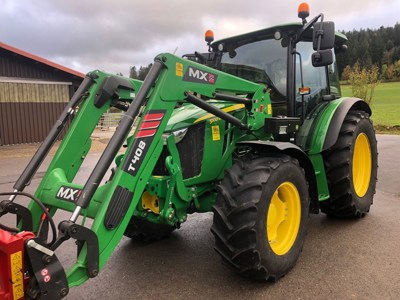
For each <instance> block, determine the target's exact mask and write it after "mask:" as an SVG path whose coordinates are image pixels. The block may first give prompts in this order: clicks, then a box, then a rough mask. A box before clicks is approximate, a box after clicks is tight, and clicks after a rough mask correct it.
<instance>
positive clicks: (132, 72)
mask: <svg viewBox="0 0 400 300" xmlns="http://www.w3.org/2000/svg"><path fill="white" fill-rule="evenodd" d="M129 78H133V79H138V78H139V77H138V73H137V71H136V66H133V67H131V69H130V70H129Z"/></svg>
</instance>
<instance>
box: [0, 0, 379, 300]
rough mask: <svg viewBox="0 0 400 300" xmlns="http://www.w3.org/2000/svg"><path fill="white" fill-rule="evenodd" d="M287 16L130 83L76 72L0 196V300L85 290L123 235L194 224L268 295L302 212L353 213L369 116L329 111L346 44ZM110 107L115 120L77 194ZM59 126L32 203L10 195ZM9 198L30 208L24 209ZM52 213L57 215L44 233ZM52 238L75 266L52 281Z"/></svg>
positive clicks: (370, 141) (334, 107) (370, 185)
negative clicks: (208, 223)
mask: <svg viewBox="0 0 400 300" xmlns="http://www.w3.org/2000/svg"><path fill="white" fill-rule="evenodd" d="M299 17H300V18H301V19H302V22H301V23H293V24H286V25H280V26H275V27H272V28H267V29H262V30H259V31H255V32H250V33H247V34H242V35H239V36H235V37H231V38H226V39H222V40H220V41H217V42H213V38H212V36H211V34H210V32H208V33H207V35H206V41H207V42H208V46H209V52H207V53H198V52H195V53H194V54H188V55H185V56H184V57H183V58H180V57H177V56H175V55H172V54H160V55H158V56H157V57H156V58H155V61H154V64H153V66H152V68H151V70H150V72H149V74H148V75H147V77H146V79H145V80H144V81H143V82H141V81H138V80H133V79H128V78H124V77H120V76H116V75H111V74H107V73H104V72H100V71H93V72H90V73H88V74H87V76H86V78H85V79H84V81H83V83H82V84H81V86H80V87H79V89H78V90H77V92H76V93H75V95H74V96H73V98H72V99H71V101H70V102H69V104H68V106H67V107H66V108H65V110H64V112H63V113H62V115H61V116H60V118H59V120H58V121H57V122H56V124H55V125H54V127H53V128H52V130H51V132H50V134H49V136H48V137H47V138H46V140H45V141H44V142H43V144H42V145H41V146H40V148H39V149H38V151H37V152H36V154H35V155H34V157H33V158H32V160H31V161H30V163H29V164H28V166H27V167H26V169H25V170H24V172H23V173H22V175H21V177H20V178H19V179H18V181H17V182H16V184H15V185H14V191H13V192H10V193H3V194H2V195H9V196H10V198H9V199H8V200H4V201H2V202H1V204H0V216H1V215H4V214H6V213H12V214H16V215H17V221H18V222H17V224H16V226H15V227H10V226H6V225H4V224H2V225H1V229H0V254H1V255H3V256H4V257H6V258H7V259H5V260H4V261H5V262H6V263H3V262H2V266H1V267H0V298H2V299H20V298H23V297H26V298H29V297H30V298H33V299H36V298H40V299H59V298H62V297H64V296H66V295H67V294H68V291H69V288H71V287H73V286H77V285H80V284H82V283H84V282H85V281H86V280H87V279H89V278H91V277H95V276H97V275H98V273H99V271H100V270H101V269H102V268H103V267H104V265H105V263H106V261H107V260H108V258H109V257H110V255H111V254H112V253H113V251H114V249H115V247H116V246H117V245H118V243H119V242H120V240H121V238H122V237H123V236H124V235H125V236H128V237H130V238H132V239H142V240H147V241H148V240H158V239H161V238H164V237H166V236H168V235H169V234H170V233H171V232H172V231H174V230H176V229H179V227H180V226H184V223H185V221H186V219H187V217H188V215H189V214H192V213H194V212H210V211H212V212H213V213H214V217H213V225H212V227H211V231H212V233H213V235H214V236H215V250H216V252H217V253H218V254H219V255H220V256H221V257H222V260H223V262H224V263H225V264H226V265H228V266H230V267H232V268H233V269H234V270H236V271H237V272H239V273H240V274H241V275H243V276H246V277H249V278H252V279H255V280H267V281H275V280H277V279H279V278H280V277H282V276H283V275H285V274H286V273H287V272H289V270H290V269H291V268H292V267H293V266H294V265H295V263H296V261H297V259H298V257H299V255H300V253H301V251H302V247H303V243H304V239H305V236H306V232H307V223H308V218H309V213H310V212H311V213H319V211H322V212H324V213H326V214H327V215H330V216H334V217H339V218H360V217H363V216H364V215H365V214H366V213H367V212H369V209H370V206H371V204H372V200H373V195H374V193H375V185H376V180H377V142H376V138H375V132H374V128H373V126H372V122H371V120H370V115H371V109H370V107H369V106H368V105H367V104H366V103H365V102H364V101H363V100H361V99H357V98H347V97H342V96H341V91H340V85H339V80H338V70H337V67H336V63H335V53H337V52H340V51H343V50H344V49H345V48H346V46H345V43H346V41H347V39H346V37H345V36H344V35H342V34H340V33H335V29H334V23H333V22H325V21H323V18H324V16H323V14H320V15H318V16H316V17H314V18H313V19H311V20H310V21H308V22H307V20H306V18H307V17H308V12H307V9H306V7H304V6H303V5H302V6H301V7H300V9H299ZM78 106H79V110H78V111H77V112H76V108H77V107H78ZM110 107H114V108H118V109H120V110H122V111H125V115H124V117H123V118H122V120H121V121H120V123H119V126H118V128H117V130H116V132H115V133H114V135H113V136H112V138H111V140H110V142H109V143H108V145H107V147H106V149H105V150H104V152H103V154H102V155H101V157H100V159H99V161H98V163H97V164H96V166H95V167H94V169H93V170H92V172H91V174H90V176H89V177H88V179H87V181H86V183H85V184H84V185H80V184H77V183H75V182H74V180H76V175H77V173H78V171H79V169H80V167H81V165H82V162H83V161H84V159H85V157H86V155H87V153H88V152H89V150H90V147H91V139H90V137H91V134H92V132H93V130H94V129H95V127H96V124H97V123H98V121H99V119H100V118H101V116H102V114H103V113H104V112H106V111H107V110H108V109H109V108H110ZM72 116H74V117H73V121H72V123H71V124H70V126H69V130H68V132H67V133H66V135H65V137H64V139H63V141H62V143H61V144H60V146H59V148H58V150H57V152H56V154H55V156H54V158H53V159H52V161H51V163H50V165H49V167H48V168H47V171H46V173H45V175H44V177H43V179H42V181H41V183H40V185H39V186H38V188H37V190H36V193H35V195H30V194H27V193H24V192H23V190H24V188H25V187H26V186H27V185H28V184H29V183H30V181H31V179H32V177H33V175H34V174H35V172H36V170H37V169H38V167H39V166H40V165H41V163H42V162H43V159H44V157H45V156H46V155H47V153H48V151H49V149H50V148H51V146H52V145H53V143H54V141H55V140H56V139H57V137H58V136H59V134H60V132H61V130H62V129H63V128H64V127H65V125H66V124H67V121H68V120H69V119H70V118H71V117H72ZM132 130H133V133H131V131H132ZM109 170H112V172H111V173H112V175H111V176H110V177H109V178H104V177H105V174H106V173H107V171H109ZM107 177H108V176H107ZM17 196H24V197H29V198H30V199H32V201H31V202H30V204H29V206H28V207H27V208H26V207H24V206H22V205H20V204H17V203H16V202H15V198H16V197H17ZM57 210H64V211H68V212H71V214H70V218H69V219H67V220H63V221H61V222H60V223H59V224H58V229H57V228H56V225H55V224H54V220H53V216H54V214H55V213H56V211H57ZM87 219H92V220H93V222H89V223H91V227H90V228H89V226H87V223H88V222H86V220H87ZM85 224H86V226H85ZM68 239H74V240H76V244H77V250H78V256H77V259H76V262H75V264H74V265H73V266H72V267H71V268H69V270H68V271H65V270H64V268H63V266H62V265H61V263H60V262H59V260H58V258H57V256H56V254H55V251H57V249H59V248H60V247H62V246H63V243H64V242H65V241H66V240H68ZM11 279H12V280H11Z"/></svg>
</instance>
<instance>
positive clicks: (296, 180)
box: [211, 156, 310, 281]
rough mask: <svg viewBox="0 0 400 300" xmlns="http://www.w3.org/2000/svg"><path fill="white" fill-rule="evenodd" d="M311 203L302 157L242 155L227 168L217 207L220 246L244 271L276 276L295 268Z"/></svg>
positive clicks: (215, 229) (259, 277) (251, 274)
mask: <svg viewBox="0 0 400 300" xmlns="http://www.w3.org/2000/svg"><path fill="white" fill-rule="evenodd" d="M309 206H310V200H309V195H308V188H307V182H306V180H305V176H304V171H303V169H302V168H301V167H300V166H299V163H298V161H297V160H295V159H293V158H290V157H289V156H280V157H260V158H255V159H248V158H247V159H246V158H244V159H242V160H239V161H237V162H236V163H235V164H234V165H233V167H232V168H231V169H230V170H228V171H227V172H226V175H225V178H224V179H223V181H222V183H221V185H219V196H218V198H217V202H216V204H215V205H214V207H213V211H214V220H213V226H212V228H211V231H212V233H213V234H214V236H215V250H216V251H217V252H218V253H219V254H220V255H221V257H222V259H223V261H224V262H225V263H226V264H227V265H229V266H231V267H232V268H233V269H234V270H236V271H237V272H239V273H240V274H241V275H243V276H245V277H250V278H251V279H255V280H268V281H275V280H277V279H278V278H280V277H282V276H284V275H285V274H286V273H287V272H289V270H290V269H292V267H293V266H294V265H295V263H296V261H297V259H298V257H299V255H300V253H301V251H302V248H303V243H304V238H305V235H306V231H307V223H308V213H309Z"/></svg>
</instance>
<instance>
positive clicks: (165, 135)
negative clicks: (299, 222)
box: [162, 128, 188, 144]
mask: <svg viewBox="0 0 400 300" xmlns="http://www.w3.org/2000/svg"><path fill="white" fill-rule="evenodd" d="M187 131H188V128H183V129H179V130H175V131H172V132H166V133H163V135H162V137H163V140H164V144H166V143H167V138H168V137H169V136H170V135H171V134H173V135H174V136H175V144H178V143H179V142H180V141H182V140H183V138H184V137H185V135H186V132H187Z"/></svg>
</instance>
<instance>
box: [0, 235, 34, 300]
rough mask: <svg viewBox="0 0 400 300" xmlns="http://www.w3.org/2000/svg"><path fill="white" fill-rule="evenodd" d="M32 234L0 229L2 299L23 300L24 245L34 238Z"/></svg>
mask: <svg viewBox="0 0 400 300" xmlns="http://www.w3.org/2000/svg"><path fill="white" fill-rule="evenodd" d="M34 237H35V235H34V234H33V233H32V232H21V233H18V234H16V235H13V234H11V233H10V232H8V231H4V230H2V229H0V299H1V300H3V299H4V300H18V299H23V298H24V294H25V292H24V291H25V288H24V244H25V241H26V240H28V239H31V238H34Z"/></svg>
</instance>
